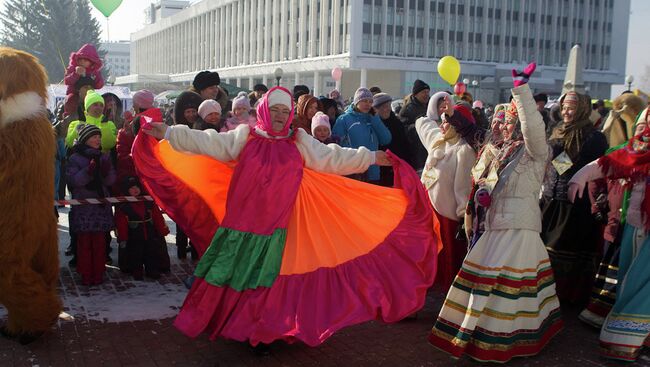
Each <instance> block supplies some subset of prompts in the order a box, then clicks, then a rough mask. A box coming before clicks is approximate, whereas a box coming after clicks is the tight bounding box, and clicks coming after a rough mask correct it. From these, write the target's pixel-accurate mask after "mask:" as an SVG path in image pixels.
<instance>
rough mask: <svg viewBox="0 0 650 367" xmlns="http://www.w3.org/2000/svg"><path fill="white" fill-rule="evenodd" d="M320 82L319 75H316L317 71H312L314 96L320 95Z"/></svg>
mask: <svg viewBox="0 0 650 367" xmlns="http://www.w3.org/2000/svg"><path fill="white" fill-rule="evenodd" d="M320 82H321V80H320V74H319V73H318V71H314V91H313V93H314V95H315V96H318V95H320V88H321V86H320Z"/></svg>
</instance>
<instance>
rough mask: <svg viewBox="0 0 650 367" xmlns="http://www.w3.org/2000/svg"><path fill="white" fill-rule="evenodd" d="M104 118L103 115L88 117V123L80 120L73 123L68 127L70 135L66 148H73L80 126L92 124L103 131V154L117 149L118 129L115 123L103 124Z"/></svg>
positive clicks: (66, 141) (66, 139) (67, 137)
mask: <svg viewBox="0 0 650 367" xmlns="http://www.w3.org/2000/svg"><path fill="white" fill-rule="evenodd" d="M103 118H104V116H103V115H102V116H100V117H92V116H88V115H86V122H83V121H79V120H77V121H72V122H71V123H70V126H68V134H67V135H66V137H65V146H66V147H68V148H72V146H73V145H74V142H75V140H76V139H77V136H78V134H79V132H78V131H77V127H78V126H79V125H80V124H82V125H83V124H91V125H95V126H97V127H98V128H99V129H100V130H101V131H102V153H106V152H108V151H110V150H111V149H113V148H115V143H116V142H117V128H116V127H115V124H114V123H113V121H107V122H102V119H103Z"/></svg>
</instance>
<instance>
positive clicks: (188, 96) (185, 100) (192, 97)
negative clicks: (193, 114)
mask: <svg viewBox="0 0 650 367" xmlns="http://www.w3.org/2000/svg"><path fill="white" fill-rule="evenodd" d="M201 102H203V98H201V96H200V95H198V94H197V93H195V92H191V91H185V92H183V93H181V94H179V95H178V97H176V103H175V104H174V120H175V121H176V123H177V124H182V125H189V124H190V123H189V122H188V121H185V117H184V116H183V113H184V112H185V110H186V109H188V108H194V109H196V110H197V111H198V110H199V106H200V105H201Z"/></svg>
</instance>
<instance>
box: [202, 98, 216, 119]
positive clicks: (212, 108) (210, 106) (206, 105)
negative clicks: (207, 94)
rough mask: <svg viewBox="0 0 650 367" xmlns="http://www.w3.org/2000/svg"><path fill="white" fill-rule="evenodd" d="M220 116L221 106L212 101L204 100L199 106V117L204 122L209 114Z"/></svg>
mask: <svg viewBox="0 0 650 367" xmlns="http://www.w3.org/2000/svg"><path fill="white" fill-rule="evenodd" d="M214 112H216V113H218V114H221V105H220V104H219V102H217V101H215V100H214V99H206V100H205V101H203V102H202V103H201V104H200V105H199V116H201V118H202V119H204V120H205V117H206V116H207V115H209V114H211V113H214Z"/></svg>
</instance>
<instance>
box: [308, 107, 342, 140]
mask: <svg viewBox="0 0 650 367" xmlns="http://www.w3.org/2000/svg"><path fill="white" fill-rule="evenodd" d="M311 134H312V136H313V137H314V138H316V139H318V141H320V142H321V143H323V144H331V143H334V144H338V142H339V138H338V137H337V136H334V135H332V129H331V128H330V118H329V116H327V115H326V114H324V113H322V112H320V111H318V112H316V114H315V115H314V117H312V119H311Z"/></svg>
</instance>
